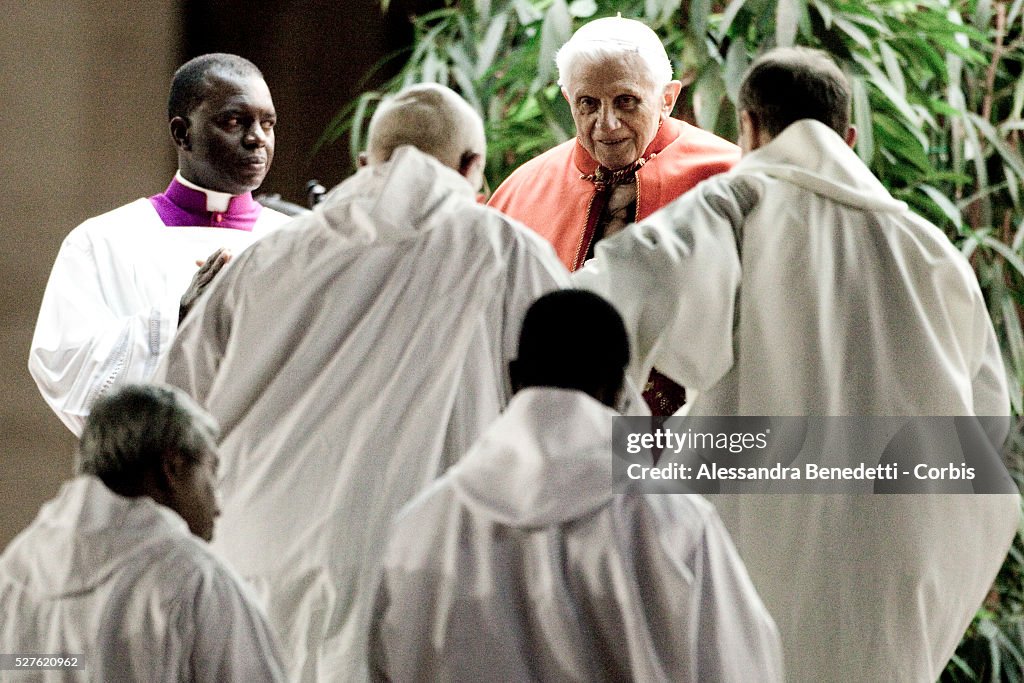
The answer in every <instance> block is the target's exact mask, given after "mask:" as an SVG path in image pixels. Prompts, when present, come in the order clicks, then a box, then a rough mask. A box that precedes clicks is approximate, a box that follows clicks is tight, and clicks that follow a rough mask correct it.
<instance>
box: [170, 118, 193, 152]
mask: <svg viewBox="0 0 1024 683" xmlns="http://www.w3.org/2000/svg"><path fill="white" fill-rule="evenodd" d="M169 125H170V127H171V139H172V140H174V144H175V145H176V146H177V147H179V148H181V149H184V150H190V149H192V142H191V141H190V140H189V137H188V119H186V118H183V117H181V116H175V117H174V118H173V119H171V121H170V124H169Z"/></svg>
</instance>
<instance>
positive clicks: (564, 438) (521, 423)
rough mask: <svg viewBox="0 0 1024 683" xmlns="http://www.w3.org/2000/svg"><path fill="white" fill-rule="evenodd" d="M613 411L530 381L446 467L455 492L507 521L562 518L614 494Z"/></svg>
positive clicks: (543, 522) (534, 523)
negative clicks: (462, 454) (461, 456)
mask: <svg viewBox="0 0 1024 683" xmlns="http://www.w3.org/2000/svg"><path fill="white" fill-rule="evenodd" d="M615 415H617V413H616V412H615V411H613V410H612V409H611V408H608V407H607V406H605V405H604V404H602V403H600V402H598V401H596V400H594V399H593V398H591V397H590V396H588V395H587V394H584V393H583V392H580V391H574V390H571V389H555V388H549V387H544V388H539V387H538V388H530V389H524V390H522V391H520V392H519V393H517V394H516V395H515V396H513V397H512V400H511V401H510V402H509V405H508V409H507V410H506V411H505V413H504V414H503V415H502V416H501V417H500V418H498V419H497V420H496V421H495V422H494V424H492V425H491V427H490V428H489V429H488V430H487V431H486V432H485V433H484V435H483V436H482V437H481V438H480V439H479V440H478V441H477V443H476V444H475V445H474V446H473V448H471V449H470V451H469V453H467V454H466V457H465V458H464V459H463V460H462V461H460V462H459V463H458V464H457V465H455V466H454V467H453V468H452V469H451V470H450V472H451V481H452V487H453V489H454V491H455V493H456V496H457V497H458V498H459V499H460V500H461V501H462V502H464V503H465V504H466V505H467V506H468V507H470V508H472V509H474V510H475V511H477V512H479V513H482V514H483V515H485V516H487V517H491V518H492V519H494V520H495V521H497V522H498V523H500V524H504V525H507V526H512V527H538V526H547V525H551V524H560V523H563V522H568V521H571V520H574V519H578V518H580V517H583V516H584V515H587V514H589V513H590V512H593V511H594V510H597V509H598V508H600V507H601V506H603V505H605V504H606V503H608V501H609V500H611V497H612V417H614V416H615Z"/></svg>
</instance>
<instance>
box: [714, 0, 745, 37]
mask: <svg viewBox="0 0 1024 683" xmlns="http://www.w3.org/2000/svg"><path fill="white" fill-rule="evenodd" d="M746 2H747V0H730V1H729V4H728V5H726V7H725V11H724V12H722V20H721V21H720V22H719V23H718V36H717V38H718V40H719V42H721V40H722V39H723V38H725V36H726V35H728V33H729V28H730V27H732V22H733V21H735V20H736V15H737V14H739V13H740V10H741V9H743V5H744V4H745V3H746Z"/></svg>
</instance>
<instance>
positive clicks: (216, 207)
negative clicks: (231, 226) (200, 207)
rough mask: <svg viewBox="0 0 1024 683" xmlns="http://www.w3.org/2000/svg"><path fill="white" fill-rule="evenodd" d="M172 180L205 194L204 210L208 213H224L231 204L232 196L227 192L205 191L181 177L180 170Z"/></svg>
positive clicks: (203, 188)
mask: <svg viewBox="0 0 1024 683" xmlns="http://www.w3.org/2000/svg"><path fill="white" fill-rule="evenodd" d="M174 178H175V179H176V180H177V181H178V182H179V183H181V184H182V185H184V186H185V187H189V188H192V189H193V190H198V191H199V192H202V193H203V194H205V195H206V210H207V211H209V212H210V213H224V212H225V211H227V210H228V205H229V204H231V198H232V197H233V196H234V195H231V194H228V193H227V192H214V191H213V190H207V189H206V188H205V187H199V186H198V185H196V184H195V183H193V182H191V181H189V180H186V179H185V176H183V175H181V171H180V170H179V171H178V172H177V173H175V174H174Z"/></svg>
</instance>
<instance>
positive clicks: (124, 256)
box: [28, 199, 289, 436]
mask: <svg viewBox="0 0 1024 683" xmlns="http://www.w3.org/2000/svg"><path fill="white" fill-rule="evenodd" d="M288 220H289V218H288V216H285V215H284V214H281V213H278V212H277V211H273V210H272V209H267V208H264V209H263V210H262V211H261V212H260V216H259V219H258V220H257V222H256V225H255V226H254V227H253V229H252V231H251V232H250V231H246V230H233V229H229V228H211V227H168V226H166V225H164V224H163V222H162V221H161V220H160V216H159V215H157V212H156V209H154V208H153V205H152V204H151V203H150V202H149V200H148V199H137V200H136V201H134V202H132V203H130V204H126V205H125V206H122V207H120V208H117V209H114V210H113V211H109V212H107V213H105V214H102V215H100V216H96V217H94V218H90V219H89V220H87V221H85V222H84V223H82V224H81V225H79V226H78V227H76V228H75V229H74V230H72V231H71V232H70V233H69V234H68V236H67V237H66V238H65V239H64V243H63V244H62V245H61V248H60V251H59V252H58V254H57V258H56V260H55V261H54V264H53V269H52V270H51V271H50V279H49V281H48V282H47V285H46V291H45V292H44V294H43V301H42V305H41V306H40V309H39V318H38V320H37V322H36V329H35V334H34V335H33V337H32V348H31V351H30V352H29V360H28V368H29V372H30V373H31V374H32V377H33V378H34V379H35V381H36V384H37V385H38V387H39V391H40V393H42V395H43V398H44V399H45V400H46V402H47V404H48V405H49V406H50V407H51V408H52V409H53V411H54V412H55V413H56V414H57V416H58V417H59V418H60V419H61V420H62V421H63V422H64V424H65V425H67V427H68V429H70V430H71V431H72V432H74V433H75V435H76V436H78V435H80V434H81V432H82V427H83V426H84V425H85V418H86V417H87V416H88V414H89V406H90V405H92V403H93V401H95V400H96V399H97V398H98V397H99V396H101V395H103V394H104V393H106V392H108V391H110V389H111V388H113V387H116V386H119V385H122V384H127V383H131V382H143V381H146V380H148V379H150V378H151V377H152V376H153V373H154V372H155V371H156V368H157V365H158V363H159V361H160V360H161V359H162V358H163V357H164V355H166V353H167V350H168V349H169V348H170V345H171V340H172V339H173V338H174V333H175V330H176V329H177V327H178V306H179V303H180V300H181V296H182V294H184V293H185V290H186V289H187V288H188V285H189V282H191V280H192V276H193V275H194V274H195V272H196V260H197V259H198V260H200V261H202V260H205V259H206V258H207V257H208V256H209V255H210V254H211V253H213V252H214V251H215V250H216V249H218V248H219V247H227V248H229V249H231V250H232V252H234V254H235V255H236V256H237V255H238V254H239V253H240V252H241V251H242V250H243V249H245V248H246V247H247V246H249V245H250V244H252V242H254V241H255V240H257V239H259V238H260V237H262V236H263V235H265V234H267V233H269V232H270V231H272V230H273V229H275V228H276V227H278V226H280V225H282V224H284V223H285V222H286V221H288Z"/></svg>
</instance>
